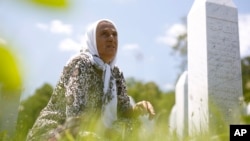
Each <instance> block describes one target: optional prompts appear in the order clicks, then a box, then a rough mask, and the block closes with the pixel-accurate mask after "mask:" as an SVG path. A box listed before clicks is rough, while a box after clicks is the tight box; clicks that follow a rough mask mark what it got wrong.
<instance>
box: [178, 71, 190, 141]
mask: <svg viewBox="0 0 250 141" xmlns="http://www.w3.org/2000/svg"><path fill="white" fill-rule="evenodd" d="M187 76H188V75H187V71H185V72H183V73H182V75H181V76H180V78H179V80H178V81H177V83H176V88H175V106H176V121H177V123H176V133H177V135H178V137H180V138H183V137H185V136H186V135H187V128H188V126H187V125H188V90H187V87H188V86H187Z"/></svg>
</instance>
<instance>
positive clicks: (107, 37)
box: [96, 21, 118, 63]
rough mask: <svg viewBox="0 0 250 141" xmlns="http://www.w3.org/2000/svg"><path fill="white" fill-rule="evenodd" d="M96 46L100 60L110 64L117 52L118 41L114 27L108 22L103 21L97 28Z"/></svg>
mask: <svg viewBox="0 0 250 141" xmlns="http://www.w3.org/2000/svg"><path fill="white" fill-rule="evenodd" d="M96 45H97V50H98V53H99V56H100V58H101V59H102V60H103V61H104V62H105V63H110V62H111V61H112V60H113V59H114V57H115V55H116V52H117V46H118V39H117V31H116V29H115V27H114V25H113V24H112V23H110V22H108V21H101V22H100V23H99V24H98V25H97V28H96Z"/></svg>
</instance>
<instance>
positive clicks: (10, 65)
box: [0, 42, 22, 141]
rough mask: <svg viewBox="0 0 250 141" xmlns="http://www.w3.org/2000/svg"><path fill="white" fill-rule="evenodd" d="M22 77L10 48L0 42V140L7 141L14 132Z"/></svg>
mask: <svg viewBox="0 0 250 141" xmlns="http://www.w3.org/2000/svg"><path fill="white" fill-rule="evenodd" d="M21 90H22V76H21V73H20V70H19V64H18V63H17V60H16V56H15V55H14V53H13V52H12V51H11V47H9V46H8V45H7V44H5V43H2V42H0V140H1V141H4V140H9V137H10V136H12V135H13V134H14V132H15V126H16V121H17V115H18V106H19V101H20V94H21Z"/></svg>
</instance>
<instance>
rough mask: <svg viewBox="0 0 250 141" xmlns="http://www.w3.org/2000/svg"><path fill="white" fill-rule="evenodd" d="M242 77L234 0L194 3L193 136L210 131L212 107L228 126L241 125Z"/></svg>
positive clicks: (190, 91) (190, 17)
mask: <svg viewBox="0 0 250 141" xmlns="http://www.w3.org/2000/svg"><path fill="white" fill-rule="evenodd" d="M241 77H242V76H241V62H240V52H239V33H238V13H237V8H236V6H235V5H234V4H233V2H232V1H231V0H195V2H194V4H193V6H192V8H191V10H190V12H189V14H188V96H189V97H188V103H189V106H188V115H189V117H188V118H189V125H188V126H189V134H190V135H195V134H196V133H197V134H201V133H206V132H208V131H209V125H210V124H209V123H210V122H212V121H213V120H214V119H213V118H216V117H215V116H213V115H211V110H212V108H211V107H212V106H211V103H213V105H215V106H216V108H218V110H219V112H220V113H221V115H222V116H223V118H224V121H225V122H226V123H227V124H233V123H237V122H238V121H237V116H238V115H237V110H235V109H237V108H238V107H239V101H238V98H239V97H241V96H242V78H241ZM235 119H236V120H235Z"/></svg>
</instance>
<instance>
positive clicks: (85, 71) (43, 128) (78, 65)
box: [27, 53, 132, 141]
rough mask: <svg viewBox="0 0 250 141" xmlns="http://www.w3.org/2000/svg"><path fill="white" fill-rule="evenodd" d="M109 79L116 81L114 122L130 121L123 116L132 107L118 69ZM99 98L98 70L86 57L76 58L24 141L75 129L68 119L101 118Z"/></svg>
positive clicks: (44, 137)
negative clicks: (115, 114)
mask: <svg viewBox="0 0 250 141" xmlns="http://www.w3.org/2000/svg"><path fill="white" fill-rule="evenodd" d="M111 79H115V80H116V86H117V99H118V105H117V112H118V115H117V116H118V120H121V119H126V120H127V119H128V120H130V119H131V117H130V116H127V115H126V113H127V111H129V110H131V109H132V106H131V104H130V100H129V97H128V95H127V92H126V85H125V79H124V77H123V74H122V72H121V71H120V70H119V68H118V67H114V68H113V69H112V76H111ZM103 95H104V94H103V81H102V70H100V69H98V68H97V67H96V66H95V65H93V64H92V63H91V61H90V60H89V58H88V56H87V55H85V54H83V53H81V54H79V55H78V56H76V57H74V58H73V59H71V61H70V62H69V63H68V64H67V65H66V66H65V67H64V69H63V72H62V75H61V77H60V80H59V82H58V84H57V85H56V87H55V89H54V92H53V94H52V96H51V98H50V100H49V102H48V104H47V106H46V107H45V108H44V109H43V110H42V111H41V113H40V115H39V117H38V118H37V120H36V122H35V123H34V125H33V127H32V129H31V130H30V131H29V134H28V136H27V140H29V141H30V140H35V141H37V140H47V139H48V138H49V137H50V136H53V135H55V134H56V133H58V132H61V130H63V129H66V128H68V127H72V126H76V125H78V124H75V125H69V123H67V121H70V119H71V118H77V117H80V118H81V119H84V120H85V121H87V120H89V119H93V117H94V115H95V116H96V115H98V116H99V115H101V107H102V97H103ZM98 116H97V117H98ZM73 121H77V120H73ZM87 122H89V121H87ZM66 123H67V124H66ZM127 123H128V122H127ZM70 124H71V123H70ZM83 126H84V125H83ZM60 127H61V128H60ZM77 131H79V130H77Z"/></svg>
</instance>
